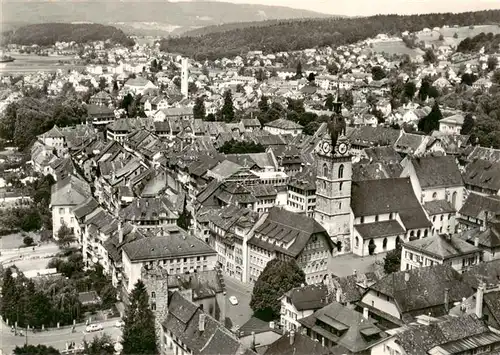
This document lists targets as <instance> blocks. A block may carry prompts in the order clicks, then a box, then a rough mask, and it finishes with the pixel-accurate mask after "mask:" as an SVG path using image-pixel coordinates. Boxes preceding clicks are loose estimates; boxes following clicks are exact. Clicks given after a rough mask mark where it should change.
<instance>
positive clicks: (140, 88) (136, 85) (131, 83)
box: [123, 77, 158, 95]
mask: <svg viewBox="0 0 500 355" xmlns="http://www.w3.org/2000/svg"><path fill="white" fill-rule="evenodd" d="M123 89H124V90H125V91H126V92H129V93H131V94H133V95H143V94H144V92H145V91H146V90H148V89H153V90H157V89H158V87H157V86H156V85H154V84H153V83H152V82H151V81H149V80H147V79H145V78H142V77H136V78H134V79H128V80H127V81H126V82H125V84H124V85H123Z"/></svg>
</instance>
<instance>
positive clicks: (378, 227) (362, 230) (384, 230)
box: [354, 219, 405, 239]
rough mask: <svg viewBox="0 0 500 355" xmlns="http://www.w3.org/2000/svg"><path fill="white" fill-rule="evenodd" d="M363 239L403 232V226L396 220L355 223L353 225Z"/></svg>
mask: <svg viewBox="0 0 500 355" xmlns="http://www.w3.org/2000/svg"><path fill="white" fill-rule="evenodd" d="M354 228H356V230H357V231H358V233H359V235H360V236H361V238H363V239H374V238H384V237H389V236H395V235H402V234H404V233H405V230H404V228H403V226H401V224H400V223H399V222H398V221H397V220H396V219H391V220H389V221H380V222H373V223H363V224H356V225H355V226H354Z"/></svg>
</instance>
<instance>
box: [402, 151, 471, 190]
mask: <svg viewBox="0 0 500 355" xmlns="http://www.w3.org/2000/svg"><path fill="white" fill-rule="evenodd" d="M411 163H412V164H413V167H414V169H415V173H416V175H417V178H418V181H419V182H420V186H421V187H422V189H426V188H437V187H452V186H463V181H462V174H461V173H460V170H458V164H457V163H456V160H455V158H454V157H453V156H450V155H446V156H429V157H422V158H414V159H412V160H411Z"/></svg>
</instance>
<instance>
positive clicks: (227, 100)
mask: <svg viewBox="0 0 500 355" xmlns="http://www.w3.org/2000/svg"><path fill="white" fill-rule="evenodd" d="M220 115H221V118H222V121H224V122H232V121H233V119H234V106H233V94H232V93H231V90H227V91H226V92H225V93H224V105H223V106H222V109H221V111H220Z"/></svg>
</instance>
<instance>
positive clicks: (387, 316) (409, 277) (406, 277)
mask: <svg viewBox="0 0 500 355" xmlns="http://www.w3.org/2000/svg"><path fill="white" fill-rule="evenodd" d="M473 293H474V291H473V289H472V288H471V287H470V286H469V285H468V284H466V283H464V282H463V279H462V274H461V273H459V272H458V271H456V270H455V269H453V268H452V267H451V266H450V265H434V266H428V267H421V268H415V269H411V270H405V271H398V272H394V273H392V274H390V275H387V276H385V277H383V278H382V279H380V280H379V281H378V282H376V283H374V284H373V285H372V286H370V287H368V290H367V291H366V292H365V294H364V295H363V298H362V299H361V302H359V303H358V306H359V307H361V308H368V312H369V314H370V317H372V318H374V319H377V320H378V321H379V324H380V325H381V326H383V327H384V328H389V329H390V328H395V327H398V326H402V325H404V324H409V323H412V322H414V321H415V317H417V316H419V315H430V316H433V317H439V316H443V315H445V314H447V313H448V310H449V309H450V308H451V307H452V306H453V304H454V302H458V301H461V300H462V298H463V297H469V296H470V295H472V294H473Z"/></svg>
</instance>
